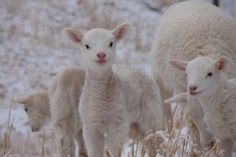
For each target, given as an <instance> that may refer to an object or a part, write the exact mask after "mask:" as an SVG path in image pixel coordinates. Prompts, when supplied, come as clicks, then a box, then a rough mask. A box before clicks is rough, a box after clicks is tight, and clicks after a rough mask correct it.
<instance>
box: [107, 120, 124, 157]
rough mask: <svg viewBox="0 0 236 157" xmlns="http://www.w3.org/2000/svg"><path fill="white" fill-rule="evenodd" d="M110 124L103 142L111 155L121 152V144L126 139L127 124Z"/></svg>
mask: <svg viewBox="0 0 236 157" xmlns="http://www.w3.org/2000/svg"><path fill="white" fill-rule="evenodd" d="M125 125H126V124H124V125H123V126H116V127H114V126H112V127H110V129H109V131H108V133H107V135H105V136H106V138H105V143H106V146H107V148H108V149H109V151H111V153H112V155H113V156H118V153H119V152H121V150H122V146H123V144H124V143H125V142H126V140H127V139H128V124H127V126H125Z"/></svg>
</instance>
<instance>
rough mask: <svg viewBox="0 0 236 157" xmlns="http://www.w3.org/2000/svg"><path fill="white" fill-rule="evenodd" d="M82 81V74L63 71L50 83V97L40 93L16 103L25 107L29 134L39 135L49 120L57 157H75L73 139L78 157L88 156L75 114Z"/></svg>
mask: <svg viewBox="0 0 236 157" xmlns="http://www.w3.org/2000/svg"><path fill="white" fill-rule="evenodd" d="M84 78H85V71H84V70H82V69H79V68H76V67H70V68H65V69H64V70H63V71H61V72H59V73H58V74H57V75H56V77H55V78H54V80H53V81H52V85H51V87H50V89H49V93H48V91H39V92H35V93H33V94H31V95H29V96H27V97H25V98H19V99H16V100H15V102H16V103H21V104H24V108H25V111H26V113H27V116H28V119H29V123H30V126H31V128H32V131H34V132H35V131H39V130H40V129H41V127H42V126H44V125H46V122H47V121H48V120H49V121H50V122H51V123H52V126H53V128H54V131H55V139H56V149H57V156H71V157H72V156H75V154H76V153H75V143H74V139H75V140H76V141H77V142H78V145H79V154H80V157H82V156H87V151H86V148H85V145H84V141H83V138H82V124H81V122H80V118H79V115H78V111H77V108H78V103H79V99H80V94H81V89H82V87H83V84H84ZM49 95H50V96H49ZM49 99H50V100H49ZM49 102H50V105H49Z"/></svg>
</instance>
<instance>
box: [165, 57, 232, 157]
mask: <svg viewBox="0 0 236 157" xmlns="http://www.w3.org/2000/svg"><path fill="white" fill-rule="evenodd" d="M169 62H171V65H172V66H174V67H175V68H177V69H179V70H182V71H185V72H186V74H187V86H188V93H181V94H179V95H176V96H174V97H173V98H170V99H169V100H167V101H166V102H188V101H189V99H196V98H197V99H198V100H199V101H200V103H201V106H202V108H203V110H204V113H205V117H204V119H205V121H206V123H207V126H208V128H209V129H210V131H211V132H212V133H213V134H214V135H215V136H216V137H217V138H219V139H220V141H221V146H222V148H223V149H224V156H225V157H231V156H232V148H233V144H234V142H235V141H236V80H229V79H226V78H225V76H224V74H223V73H222V72H224V71H225V70H226V67H227V65H228V63H229V59H228V58H226V57H220V58H218V59H217V60H216V61H215V60H213V59H211V58H208V57H198V58H196V59H193V60H191V61H189V62H186V61H181V60H170V61H169ZM173 63H174V64H173Z"/></svg>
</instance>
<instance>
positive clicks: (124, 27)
mask: <svg viewBox="0 0 236 157" xmlns="http://www.w3.org/2000/svg"><path fill="white" fill-rule="evenodd" d="M128 29H129V24H128V23H122V24H120V25H118V26H116V27H115V28H114V29H113V30H112V31H111V32H112V34H113V35H114V36H115V39H116V40H117V41H118V40H121V39H122V38H124V36H125V35H126V34H127V32H128Z"/></svg>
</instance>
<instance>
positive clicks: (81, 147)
mask: <svg viewBox="0 0 236 157" xmlns="http://www.w3.org/2000/svg"><path fill="white" fill-rule="evenodd" d="M76 141H77V142H78V145H79V157H87V156H88V155H87V150H86V147H85V143H84V138H83V130H82V129H80V130H79V132H78V133H77V134H76Z"/></svg>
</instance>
